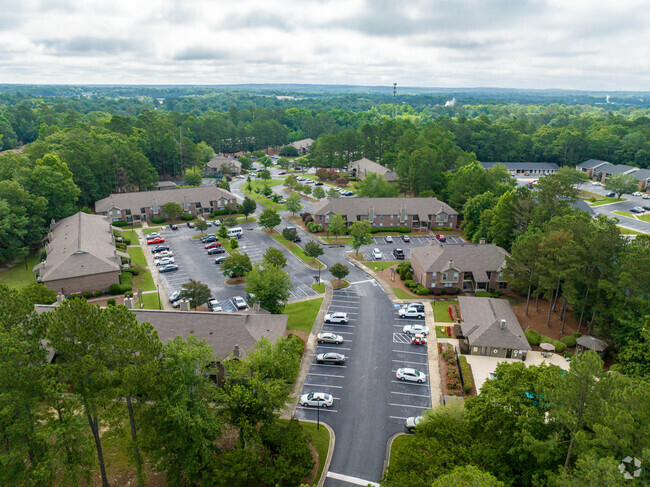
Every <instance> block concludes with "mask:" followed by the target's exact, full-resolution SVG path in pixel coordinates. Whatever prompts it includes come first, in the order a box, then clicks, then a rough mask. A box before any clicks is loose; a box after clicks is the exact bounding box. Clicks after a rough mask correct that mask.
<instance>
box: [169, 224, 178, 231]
mask: <svg viewBox="0 0 650 487" xmlns="http://www.w3.org/2000/svg"><path fill="white" fill-rule="evenodd" d="M169 228H171V229H172V230H178V225H174V224H173V223H170V224H169Z"/></svg>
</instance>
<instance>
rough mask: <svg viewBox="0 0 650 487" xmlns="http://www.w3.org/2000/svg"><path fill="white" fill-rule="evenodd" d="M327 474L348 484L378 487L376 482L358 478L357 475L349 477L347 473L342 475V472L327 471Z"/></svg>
mask: <svg viewBox="0 0 650 487" xmlns="http://www.w3.org/2000/svg"><path fill="white" fill-rule="evenodd" d="M327 476H328V477H331V478H333V479H336V480H342V481H343V482H347V483H348V484H354V485H361V486H363V487H366V486H368V485H370V486H371V487H379V484H378V483H377V482H371V481H370V480H364V479H360V478H358V477H351V476H349V475H343V474H342V473H334V472H327Z"/></svg>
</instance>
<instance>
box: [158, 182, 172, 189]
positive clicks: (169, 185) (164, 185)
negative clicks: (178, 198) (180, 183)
mask: <svg viewBox="0 0 650 487" xmlns="http://www.w3.org/2000/svg"><path fill="white" fill-rule="evenodd" d="M158 187H159V188H175V187H176V183H175V182H174V181H158Z"/></svg>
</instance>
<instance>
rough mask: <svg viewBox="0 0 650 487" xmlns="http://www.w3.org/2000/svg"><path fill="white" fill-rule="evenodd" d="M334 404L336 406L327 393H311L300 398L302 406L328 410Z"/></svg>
mask: <svg viewBox="0 0 650 487" xmlns="http://www.w3.org/2000/svg"><path fill="white" fill-rule="evenodd" d="M332 404H334V398H333V397H332V395H331V394H327V393H325V392H310V393H309V394H303V395H302V396H300V405H301V406H316V407H323V408H328V407H330V406H331V405H332Z"/></svg>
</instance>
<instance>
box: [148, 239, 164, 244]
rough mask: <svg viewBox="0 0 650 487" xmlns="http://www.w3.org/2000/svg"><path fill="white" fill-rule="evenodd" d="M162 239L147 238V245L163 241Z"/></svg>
mask: <svg viewBox="0 0 650 487" xmlns="http://www.w3.org/2000/svg"><path fill="white" fill-rule="evenodd" d="M164 241H165V239H164V238H162V237H154V238H148V239H147V245H153V244H159V243H163V242H164Z"/></svg>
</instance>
